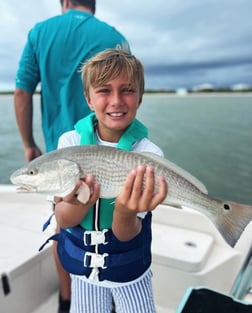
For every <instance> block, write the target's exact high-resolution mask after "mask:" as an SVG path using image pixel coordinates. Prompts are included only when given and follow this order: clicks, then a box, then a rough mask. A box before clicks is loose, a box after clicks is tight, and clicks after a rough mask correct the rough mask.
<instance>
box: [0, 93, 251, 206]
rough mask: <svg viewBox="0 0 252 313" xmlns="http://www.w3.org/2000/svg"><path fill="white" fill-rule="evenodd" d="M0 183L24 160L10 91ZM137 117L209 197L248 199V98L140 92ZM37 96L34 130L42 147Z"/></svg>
mask: <svg viewBox="0 0 252 313" xmlns="http://www.w3.org/2000/svg"><path fill="white" fill-rule="evenodd" d="M0 99H1V102H0V110H1V111H0V112H1V116H2V118H1V124H0V131H1V150H0V158H1V162H0V183H2V184H3V183H9V176H10V174H11V173H12V172H13V171H14V170H15V169H16V168H18V167H20V166H21V165H23V164H24V157H23V148H22V145H21V140H20V136H19V132H18V129H17V126H16V122H15V116H14V110H13V104H12V102H13V100H12V96H0ZM138 118H139V119H140V120H141V121H142V122H144V123H145V124H146V125H147V126H148V128H149V131H150V138H151V139H152V140H153V141H154V142H156V143H157V144H158V145H159V146H160V147H161V148H162V149H163V151H164V153H165V156H166V158H167V159H169V160H171V161H173V162H175V163H177V164H178V165H180V166H181V167H183V168H184V169H186V170H188V171H189V172H191V173H192V174H193V175H195V176H196V177H197V178H199V179H200V180H201V181H202V182H203V183H204V184H205V185H206V186H207V189H208V191H209V194H210V195H211V196H213V197H217V198H222V199H228V200H233V201H238V202H242V203H249V204H252V97H251V95H250V96H231V95H230V96H202V97H200V96H186V97H178V96H169V95H165V94H159V95H145V96H144V101H143V103H142V105H141V107H140V109H139V112H138ZM40 125H41V119H40V108H39V97H38V96H37V97H36V99H35V110H34V130H35V137H36V138H37V142H38V143H39V145H40V147H41V148H42V149H44V142H43V136H42V133H41V126H40Z"/></svg>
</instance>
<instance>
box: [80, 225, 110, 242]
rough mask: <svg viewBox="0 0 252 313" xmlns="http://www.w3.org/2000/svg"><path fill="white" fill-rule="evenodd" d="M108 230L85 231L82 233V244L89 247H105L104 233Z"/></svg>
mask: <svg viewBox="0 0 252 313" xmlns="http://www.w3.org/2000/svg"><path fill="white" fill-rule="evenodd" d="M107 231H108V229H103V230H101V231H100V230H90V231H89V230H86V231H85V232H84V233H83V242H84V245H85V246H88V245H91V246H94V245H99V244H103V245H106V244H107V243H108V242H107V241H106V232H107Z"/></svg>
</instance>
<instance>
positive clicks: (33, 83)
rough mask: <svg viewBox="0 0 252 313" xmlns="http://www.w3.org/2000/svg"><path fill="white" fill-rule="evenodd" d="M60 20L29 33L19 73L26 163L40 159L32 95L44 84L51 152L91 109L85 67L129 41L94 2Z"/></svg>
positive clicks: (66, 7)
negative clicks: (82, 70) (84, 82)
mask: <svg viewBox="0 0 252 313" xmlns="http://www.w3.org/2000/svg"><path fill="white" fill-rule="evenodd" d="M60 3H61V7H62V13H64V14H61V15H58V16H55V17H52V18H50V19H47V20H45V21H43V22H41V23H38V24H36V25H35V26H34V27H33V28H32V29H31V30H30V32H29V34H28V39H27V43H26V45H25V47H24V50H23V53H22V56H21V59H20V63H19V68H18V70H17V74H16V89H15V93H14V105H15V114H16V120H17V124H18V127H19V131H20V134H21V138H22V142H23V146H24V154H25V159H26V161H27V162H29V161H31V160H32V159H34V158H36V157H38V156H39V155H41V153H42V152H41V150H40V148H39V147H38V146H37V144H36V141H35V138H34V136H33V128H32V122H33V118H32V112H33V94H34V92H35V90H36V87H37V85H38V84H39V83H41V112H42V129H43V135H44V139H45V144H46V150H47V151H51V150H54V149H56V148H57V142H58V138H59V136H60V135H61V134H62V133H64V132H66V131H68V130H72V129H73V126H74V124H75V123H76V122H77V121H78V120H79V119H80V118H83V117H85V116H86V115H87V114H88V113H90V110H89V108H88V106H87V104H86V102H85V98H84V94H83V86H82V81H81V77H80V72H79V71H80V67H81V65H82V64H83V63H84V62H85V61H86V60H87V59H89V58H90V57H91V56H93V55H94V54H96V53H98V52H100V51H102V50H104V49H107V48H115V47H118V46H120V47H122V49H126V50H129V45H128V42H127V40H126V39H125V38H124V36H123V35H122V34H120V33H119V32H118V31H117V30H116V29H115V28H114V27H112V26H110V25H108V24H107V23H105V22H102V21H100V20H98V19H97V18H95V16H94V14H95V6H96V3H95V0H60ZM54 257H55V262H56V266H57V270H58V274H59V281H60V296H59V309H58V313H67V312H69V307H70V296H71V289H70V276H69V274H68V273H67V272H65V271H64V269H63V268H62V267H61V264H60V263H59V261H58V256H57V252H56V247H54Z"/></svg>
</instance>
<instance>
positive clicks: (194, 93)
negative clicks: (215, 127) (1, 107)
mask: <svg viewBox="0 0 252 313" xmlns="http://www.w3.org/2000/svg"><path fill="white" fill-rule="evenodd" d="M144 93H145V94H150V95H151V94H153V95H157V94H164V95H170V96H176V97H186V96H189V97H190V96H208V97H211V96H213V97H216V96H218V97H220V96H237V97H241V96H246V97H251V96H252V90H237V91H236V90H205V91H204V90H200V91H191V90H188V91H186V92H184V93H180V92H178V91H176V90H158V89H157V90H150V89H147V90H145V92H144ZM35 94H36V95H38V96H39V95H40V92H35ZM5 95H7V96H13V95H14V91H0V96H5Z"/></svg>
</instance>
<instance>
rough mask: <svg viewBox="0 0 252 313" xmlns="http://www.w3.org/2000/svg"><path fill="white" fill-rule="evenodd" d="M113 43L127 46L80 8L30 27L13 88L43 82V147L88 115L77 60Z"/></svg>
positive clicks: (32, 87) (53, 145)
mask: <svg viewBox="0 0 252 313" xmlns="http://www.w3.org/2000/svg"><path fill="white" fill-rule="evenodd" d="M117 45H120V46H122V48H126V49H129V47H128V43H127V41H126V40H125V38H124V37H123V36H122V35H121V34H120V33H119V32H118V31H117V30H116V29H115V28H113V27H111V26H110V25H108V24H106V23H104V22H102V21H100V20H98V19H96V18H95V17H94V16H93V14H91V13H88V12H84V11H78V10H68V11H67V12H66V13H65V14H62V15H58V16H55V17H53V18H50V19H48V20H46V21H44V22H41V23H38V24H37V25H35V27H34V28H33V29H32V30H31V31H30V33H29V36H28V42H27V44H26V46H25V49H24V52H23V55H22V58H21V61H20V66H19V70H18V72H17V78H16V87H17V88H20V89H23V90H26V91H29V92H31V93H33V92H34V90H35V88H36V86H37V84H38V82H39V81H41V82H42V86H41V96H42V117H43V120H42V124H43V125H42V127H43V132H44V136H45V140H46V148H47V151H50V150H54V149H56V147H57V141H58V137H59V136H60V135H61V134H62V133H64V132H65V131H68V130H70V129H72V128H73V125H74V124H75V123H76V122H77V120H79V119H80V118H82V117H84V116H86V115H87V114H88V113H89V109H88V106H87V105H86V102H85V98H84V94H83V92H84V91H83V86H82V82H81V78H80V73H79V68H80V66H81V64H82V63H83V62H85V60H87V59H89V58H90V57H91V56H93V55H94V54H96V53H97V52H100V51H102V50H104V49H106V48H114V47H116V46H117Z"/></svg>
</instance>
